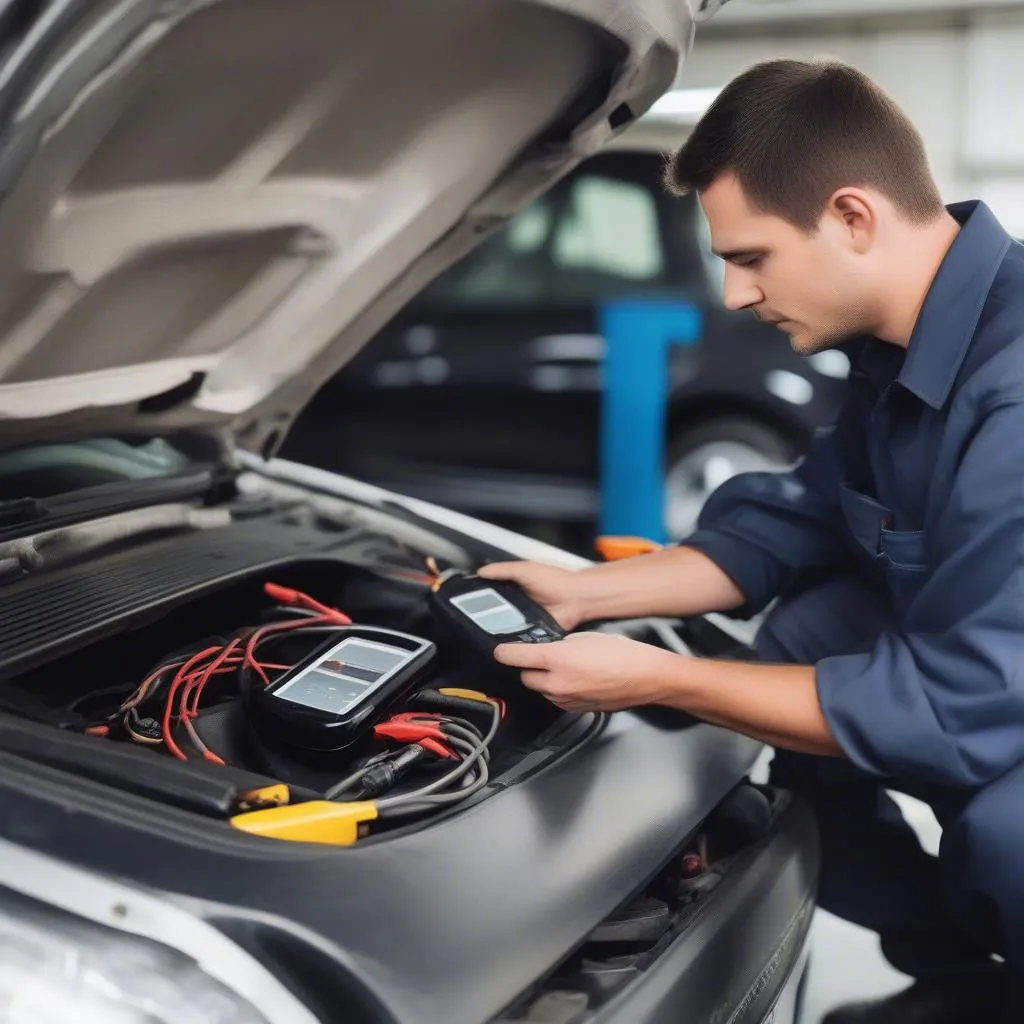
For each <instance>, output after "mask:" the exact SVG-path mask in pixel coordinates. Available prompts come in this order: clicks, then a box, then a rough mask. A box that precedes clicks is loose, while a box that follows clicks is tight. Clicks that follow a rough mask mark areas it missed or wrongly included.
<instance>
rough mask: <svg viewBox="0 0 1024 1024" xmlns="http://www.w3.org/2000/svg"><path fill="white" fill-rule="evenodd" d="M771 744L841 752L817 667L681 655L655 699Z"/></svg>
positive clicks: (806, 750) (809, 751)
mask: <svg viewBox="0 0 1024 1024" xmlns="http://www.w3.org/2000/svg"><path fill="white" fill-rule="evenodd" d="M656 703H659V704H665V705H668V706H669V707H675V708H679V709H680V710H682V711H686V712H689V713H690V714H692V715H695V716H696V717H697V718H701V719H703V720H704V721H707V722H711V723H712V724H714V725H721V726H724V727H726V728H727V729H732V730H733V731H735V732H740V733H743V734H744V735H746V736H751V737H753V738H754V739H757V740H761V741H762V742H764V743H769V744H771V745H772V746H776V747H783V748H785V749H787V750H796V751H799V752H801V753H805V754H823V755H841V753H842V751H841V750H840V748H839V745H838V744H837V743H836V741H835V737H833V735H832V732H831V730H830V729H829V727H828V722H827V721H826V720H825V716H824V714H823V713H822V710H821V703H820V701H819V700H818V689H817V685H816V682H815V672H814V668H813V667H810V666H807V665H758V664H752V663H750V662H732V661H710V660H704V659H701V658H686V659H684V658H679V659H678V663H677V664H676V665H675V666H674V667H673V668H672V669H671V670H669V672H668V673H667V674H666V678H665V680H664V691H663V692H662V694H661V695H660V698H659V699H658V700H657V701H656Z"/></svg>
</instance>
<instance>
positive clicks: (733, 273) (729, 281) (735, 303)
mask: <svg viewBox="0 0 1024 1024" xmlns="http://www.w3.org/2000/svg"><path fill="white" fill-rule="evenodd" d="M763 302H764V292H762V291H761V289H760V288H759V287H758V286H757V284H755V282H754V279H753V275H752V274H751V273H750V271H749V270H746V269H745V268H743V267H734V266H731V265H730V264H728V263H727V264H726V265H725V308H726V309H733V310H735V309H749V308H750V307H751V306H757V305H760V304H761V303H763Z"/></svg>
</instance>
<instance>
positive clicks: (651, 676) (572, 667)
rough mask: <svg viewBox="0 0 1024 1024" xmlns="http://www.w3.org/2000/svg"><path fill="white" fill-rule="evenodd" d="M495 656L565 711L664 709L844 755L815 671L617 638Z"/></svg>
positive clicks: (506, 647) (581, 636) (588, 638)
mask: <svg viewBox="0 0 1024 1024" xmlns="http://www.w3.org/2000/svg"><path fill="white" fill-rule="evenodd" d="M494 656H495V658H497V660H498V661H500V662H501V663H502V664H504V665H512V666H514V667H515V668H519V669H522V677H523V683H524V684H525V685H526V686H528V687H529V688H530V689H531V690H536V691H537V692H538V693H540V694H543V695H544V696H545V697H547V699H548V700H550V701H551V702H552V704H556V705H557V706H558V707H560V708H563V709H564V710H566V711H622V710H624V709H626V708H633V707H640V706H641V705H644V704H664V705H667V706H668V707H674V708H678V709H679V710H680V711H685V712H687V713H689V714H691V715H695V716H696V717H697V718H703V719H704V721H706V722H710V723H712V724H713V725H722V726H725V727H726V728H727V729H732V730H734V731H736V732H741V733H744V734H745V735H747V736H752V737H753V738H754V739H757V740H761V741H762V742H763V743H770V744H772V745H773V746H776V747H786V748H788V749H790V750H797V751H800V752H802V753H806V754H826V755H834V754H839V753H841V751H840V749H839V746H838V744H837V743H836V741H835V737H833V735H832V733H831V731H830V730H829V727H828V723H827V722H826V721H825V717H824V715H823V713H822V710H821V704H820V703H819V701H818V693H817V687H816V685H815V672H814V669H813V668H812V667H811V666H809V665H760V664H756V663H753V662H748V661H735V662H730V661H709V660H707V659H704V658H688V657H685V656H683V655H680V654H674V653H672V652H670V651H666V650H663V649H662V648H660V647H654V646H652V645H650V644H644V643H640V642H639V641H638V640H630V639H628V638H626V637H622V636H617V635H615V634H611V633H575V634H573V635H572V636H568V637H566V638H565V639H564V640H559V641H557V642H556V643H552V644H501V645H499V646H498V647H497V648H496V649H495V652H494Z"/></svg>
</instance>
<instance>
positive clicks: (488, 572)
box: [476, 562, 523, 580]
mask: <svg viewBox="0 0 1024 1024" xmlns="http://www.w3.org/2000/svg"><path fill="white" fill-rule="evenodd" d="M522 566H523V563H522V562H491V564H490V565H481V566H480V568H479V569H477V571H476V574H477V576H480V577H482V578H483V579H485V580H514V579H516V578H517V577H518V576H519V573H520V571H521V570H522Z"/></svg>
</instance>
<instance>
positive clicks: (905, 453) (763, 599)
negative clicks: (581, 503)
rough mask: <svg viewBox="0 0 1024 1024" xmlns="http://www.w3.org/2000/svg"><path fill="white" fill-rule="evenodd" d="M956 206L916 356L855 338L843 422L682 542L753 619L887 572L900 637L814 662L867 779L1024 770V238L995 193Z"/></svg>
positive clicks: (742, 491) (734, 490)
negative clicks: (817, 588) (732, 589)
mask: <svg viewBox="0 0 1024 1024" xmlns="http://www.w3.org/2000/svg"><path fill="white" fill-rule="evenodd" d="M949 210H950V213H951V214H952V215H953V216H954V217H955V218H956V219H957V220H958V221H959V222H960V224H961V225H962V227H961V230H960V232H959V234H958V235H957V237H956V240H955V241H954V242H953V245H952V247H951V248H950V250H949V252H948V254H947V255H946V258H945V260H944V261H943V263H942V265H941V267H940V269H939V271H938V274H937V276H936V278H935V280H934V282H933V284H932V287H931V289H930V290H929V292H928V295H927V298H926V300H925V303H924V306H923V308H922V311H921V314H920V316H919V318H918V322H917V325H916V326H915V328H914V332H913V335H912V336H911V339H910V343H909V346H908V348H907V349H906V350H904V349H901V348H899V347H897V346H895V345H890V344H886V343H884V342H881V341H878V340H877V339H874V338H870V339H864V340H862V341H859V342H857V343H856V345H855V347H854V350H853V351H854V358H853V363H852V369H851V373H850V379H849V390H848V394H847V398H846V401H845V402H844V404H843V407H842V409H841V411H840V414H839V417H838V419H837V421H836V424H835V426H834V427H832V428H830V429H829V430H827V431H825V432H823V433H822V434H821V435H820V436H819V437H818V438H816V440H815V442H814V443H813V445H812V447H811V450H810V451H809V453H808V455H807V457H806V458H805V459H804V460H803V462H802V463H800V464H799V465H798V466H797V467H795V468H794V469H793V470H792V471H790V472H787V473H782V474H771V473H757V474H745V475H742V476H737V477H734V478H733V479H732V480H730V481H728V482H727V483H726V484H724V485H723V486H722V487H721V488H720V489H719V490H718V491H717V492H716V493H715V494H714V495H712V497H711V499H710V500H709V501H708V503H707V504H706V506H705V508H704V510H703V513H702V515H701V518H700V521H699V523H698V529H697V532H696V533H695V534H694V535H693V536H692V537H691V538H689V539H688V540H686V541H685V542H684V543H686V544H688V545H691V546H693V547H695V548H697V549H698V550H701V551H703V552H704V553H705V554H707V555H708V556H709V557H710V558H712V559H713V560H714V561H715V562H716V563H717V564H718V565H719V566H720V567H721V568H722V569H723V570H724V571H725V572H726V573H727V574H728V575H729V576H730V577H731V578H732V579H733V580H734V581H735V583H736V584H737V586H738V587H739V588H740V590H742V591H743V594H744V595H745V597H746V599H747V602H748V606H747V611H748V612H749V613H752V612H754V611H757V610H759V609H761V608H763V607H764V606H765V605H767V604H768V602H769V601H771V599H772V598H773V597H775V596H777V595H780V594H784V593H785V592H786V591H787V590H788V589H791V588H793V587H794V586H796V585H797V583H798V581H799V580H800V579H804V578H806V576H807V574H808V571H817V570H826V571H829V570H830V569H831V567H835V568H836V569H837V570H839V571H855V572H857V573H864V574H867V575H869V576H870V577H873V578H874V579H875V580H877V582H878V583H879V585H880V587H882V588H884V590H885V591H887V592H888V595H889V598H890V600H891V602H892V605H893V608H894V610H895V613H896V614H895V619H896V623H897V627H898V628H897V629H894V631H893V632H891V633H886V634H883V635H882V636H880V637H879V638H878V640H877V642H876V643H875V645H874V649H873V650H871V651H870V652H869V653H864V654H837V655H836V656H834V657H828V658H825V659H824V660H822V661H820V662H819V663H818V665H817V667H816V674H817V687H818V695H819V699H820V701H821V706H822V710H823V712H824V715H825V718H826V720H827V722H828V724H829V727H830V728H831V730H832V733H833V735H834V736H835V739H836V741H837V742H838V744H839V746H840V747H841V748H842V750H843V752H844V753H845V754H846V755H847V756H848V757H849V758H850V759H851V760H852V761H853V762H854V763H855V764H857V765H858V766H860V767H862V768H864V769H866V770H868V771H870V772H872V773H875V774H877V775H881V776H892V777H897V776H902V777H911V778H919V779H924V780H928V781H932V782H938V783H941V784H945V785H952V786H958V787H960V786H965V787H976V786H980V785H983V784H985V783H986V782H988V781H990V780H992V779H994V778H996V777H998V776H999V775H1001V774H1002V773H1003V772H1005V771H1006V770H1007V769H1009V768H1010V767H1012V766H1014V765H1015V764H1017V763H1019V762H1021V761H1024V246H1022V245H1021V244H1020V243H1019V242H1016V241H1014V240H1013V239H1012V238H1011V237H1010V236H1009V235H1008V234H1007V233H1006V231H1005V230H1004V229H1003V228H1002V227H1001V225H1000V224H999V222H998V221H997V220H996V218H995V217H994V216H993V214H992V213H991V211H990V210H989V209H988V208H987V207H986V206H985V205H984V204H982V203H975V202H971V203H960V204H957V205H955V206H952V207H950V208H949ZM856 614H857V609H856V608H851V609H850V615H851V616H853V615H856Z"/></svg>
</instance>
